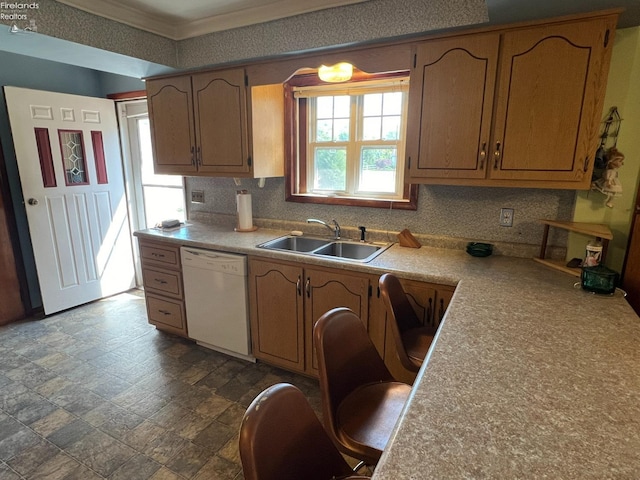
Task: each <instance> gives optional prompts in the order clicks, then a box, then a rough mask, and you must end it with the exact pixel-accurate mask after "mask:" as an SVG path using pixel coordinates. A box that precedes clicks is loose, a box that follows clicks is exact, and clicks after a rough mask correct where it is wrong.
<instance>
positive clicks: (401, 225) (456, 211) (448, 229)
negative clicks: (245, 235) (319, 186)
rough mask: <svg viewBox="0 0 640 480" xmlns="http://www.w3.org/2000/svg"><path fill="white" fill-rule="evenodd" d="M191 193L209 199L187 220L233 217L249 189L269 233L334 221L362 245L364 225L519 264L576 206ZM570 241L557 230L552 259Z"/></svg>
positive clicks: (464, 190)
mask: <svg viewBox="0 0 640 480" xmlns="http://www.w3.org/2000/svg"><path fill="white" fill-rule="evenodd" d="M186 186H187V198H191V194H190V193H191V190H203V191H204V192H205V203H202V204H195V203H191V204H189V207H188V208H189V215H190V218H191V217H195V216H198V217H200V218H202V217H203V216H206V214H220V215H229V216H233V215H235V212H236V203H235V193H236V190H239V189H246V190H248V191H249V192H250V193H251V196H252V207H253V218H254V220H255V222H256V224H260V223H261V222H262V224H263V225H264V226H267V225H273V226H280V227H281V228H284V229H288V228H293V227H298V226H300V227H301V228H300V229H303V230H304V231H309V232H322V231H323V230H317V227H315V228H314V227H312V226H307V224H306V223H305V221H306V219H307V218H319V219H322V220H325V221H329V220H331V219H333V218H335V219H336V220H337V221H338V222H339V223H340V225H341V227H342V228H343V232H346V236H351V237H353V238H357V237H356V236H357V233H358V230H357V227H358V226H359V225H365V226H366V227H367V230H368V231H371V232H376V233H378V234H385V233H386V234H387V236H389V237H390V238H392V239H393V240H394V241H395V235H396V234H397V233H398V232H399V231H401V230H403V229H405V228H408V229H409V230H411V232H412V233H414V234H416V235H419V236H420V238H419V239H420V241H421V242H422V243H423V244H432V245H434V246H446V245H447V244H450V245H452V246H454V247H455V248H457V247H458V246H459V244H460V242H466V241H484V242H491V243H496V244H497V246H498V250H499V251H502V253H504V254H509V255H511V254H512V255H515V256H532V255H536V254H537V252H538V250H539V246H540V243H541V241H542V232H543V227H542V225H541V224H540V223H539V222H538V219H541V218H546V219H555V220H561V221H568V220H571V217H572V212H573V209H574V204H575V192H574V191H572V190H543V189H521V188H498V187H458V186H441V185H428V186H427V185H422V186H420V192H419V199H418V209H417V210H415V211H406V210H386V209H380V208H365V207H345V206H333V205H315V204H303V203H294V202H286V201H285V200H284V198H285V194H284V179H283V178H268V179H267V180H266V183H265V186H264V187H263V188H260V187H259V186H258V180H254V179H242V180H241V186H240V187H238V186H236V184H235V183H234V181H233V179H231V178H205V177H188V178H187V179H186ZM501 208H513V209H514V216H513V226H512V227H501V226H500V225H499V220H500V209H501ZM556 230H557V231H556ZM566 241H567V237H566V233H565V232H563V231H561V230H559V229H552V232H551V235H550V239H549V245H550V246H551V247H555V248H554V250H553V253H552V256H554V257H558V256H563V255H564V249H565V247H566Z"/></svg>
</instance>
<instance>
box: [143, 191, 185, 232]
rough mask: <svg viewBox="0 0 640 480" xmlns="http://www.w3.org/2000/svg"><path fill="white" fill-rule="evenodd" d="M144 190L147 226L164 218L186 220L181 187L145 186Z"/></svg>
mask: <svg viewBox="0 0 640 480" xmlns="http://www.w3.org/2000/svg"><path fill="white" fill-rule="evenodd" d="M143 192H144V211H145V216H146V220H147V226H149V227H152V226H154V225H156V224H158V223H160V222H161V221H162V220H167V219H171V218H177V219H178V220H180V221H181V222H184V221H185V209H184V197H183V195H182V189H181V188H171V187H148V186H144V187H143Z"/></svg>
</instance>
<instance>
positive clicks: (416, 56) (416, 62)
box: [413, 53, 418, 68]
mask: <svg viewBox="0 0 640 480" xmlns="http://www.w3.org/2000/svg"><path fill="white" fill-rule="evenodd" d="M417 64H418V54H416V53H414V54H413V68H416V65H417Z"/></svg>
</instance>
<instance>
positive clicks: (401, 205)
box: [285, 185, 418, 210]
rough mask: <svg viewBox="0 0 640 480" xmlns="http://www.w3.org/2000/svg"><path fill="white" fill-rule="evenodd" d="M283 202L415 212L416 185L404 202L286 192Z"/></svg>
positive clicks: (411, 187)
mask: <svg viewBox="0 0 640 480" xmlns="http://www.w3.org/2000/svg"><path fill="white" fill-rule="evenodd" d="M285 200H286V201H287V202H296V203H317V204H322V205H344V206H348V207H369V208H386V209H387V210H417V209H418V185H410V186H409V198H408V199H406V200H384V199H373V198H360V197H338V196H335V197H333V196H331V197H330V196H325V195H314V194H309V193H300V194H294V193H290V192H287V193H286V197H285Z"/></svg>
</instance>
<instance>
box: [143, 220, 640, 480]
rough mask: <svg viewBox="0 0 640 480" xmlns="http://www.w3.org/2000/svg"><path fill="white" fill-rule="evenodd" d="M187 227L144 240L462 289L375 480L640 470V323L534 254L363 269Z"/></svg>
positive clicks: (404, 259) (256, 238)
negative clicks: (390, 274) (386, 274)
mask: <svg viewBox="0 0 640 480" xmlns="http://www.w3.org/2000/svg"><path fill="white" fill-rule="evenodd" d="M286 233H287V232H284V231H280V230H269V229H259V230H257V231H256V232H252V233H236V232H233V231H231V229H230V228H229V227H211V226H209V225H200V224H193V225H191V226H188V227H186V228H182V229H180V230H178V231H175V232H166V233H163V232H159V231H155V230H146V231H143V232H137V233H136V235H138V236H140V237H145V238H149V239H152V238H158V239H160V238H161V239H163V240H167V241H171V242H175V243H178V244H182V245H190V246H195V247H197V246H199V247H203V248H211V249H220V250H224V251H229V252H237V253H244V254H254V255H260V256H263V257H272V258H280V259H288V260H292V261H296V260H297V261H301V262H304V263H308V264H322V265H327V266H332V267H336V268H344V269H351V270H356V271H362V272H369V273H375V274H381V273H384V272H388V271H390V272H396V273H397V274H400V275H401V276H403V277H405V278H412V279H415V280H422V281H426V282H431V283H439V284H445V285H457V288H456V291H455V294H454V297H453V299H452V301H451V304H450V306H449V309H448V310H447V313H446V316H445V319H444V322H443V323H442V326H441V328H440V329H439V332H438V335H437V337H436V341H435V342H434V343H433V344H432V346H431V350H430V351H429V354H428V359H427V361H425V363H424V365H423V368H422V370H421V371H420V373H419V374H418V378H417V380H416V383H415V385H414V388H413V391H412V395H411V398H410V399H409V401H408V403H407V405H406V407H405V411H404V413H403V415H402V417H401V419H400V421H399V423H398V425H397V426H396V430H395V433H394V435H393V437H392V440H391V442H390V444H389V445H388V446H387V448H386V449H385V452H384V454H383V456H382V458H381V460H380V463H379V464H378V466H377V468H376V470H375V473H374V477H373V478H374V479H375V480H382V479H384V480H401V479H423V478H424V479H426V478H434V479H440V478H443V479H444V478H446V479H454V478H501V479H502V478H539V477H546V478H576V479H586V478H594V479H595V478H598V479H600V478H640V318H639V317H638V316H637V315H636V314H635V313H634V312H633V310H632V309H631V307H630V306H629V305H628V303H627V302H626V300H624V298H623V297H622V295H621V294H620V293H616V294H615V295H614V296H612V297H609V296H596V295H592V294H589V293H587V292H584V291H582V290H581V289H579V288H574V283H575V282H576V281H577V280H578V279H577V278H575V277H571V276H569V275H567V274H564V273H561V272H556V271H554V270H551V269H548V268H547V267H545V266H543V265H540V264H537V263H535V262H533V261H532V260H530V259H522V258H513V257H501V256H491V257H487V258H474V257H471V256H469V255H467V254H466V253H465V252H464V251H461V250H448V249H438V248H428V247H422V248H420V249H409V248H403V247H400V246H399V245H394V246H392V247H391V248H390V249H388V250H387V251H386V252H384V253H383V254H381V255H380V256H378V257H376V258H375V259H374V260H373V261H371V262H370V263H367V264H360V263H354V262H342V261H335V260H324V259H318V258H316V257H310V256H301V255H299V254H293V253H291V254H290V253H283V252H274V251H268V250H263V249H257V248H255V246H256V245H257V244H259V243H262V242H265V241H267V240H271V239H273V238H275V237H278V236H281V235H285V234H286Z"/></svg>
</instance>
